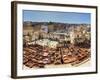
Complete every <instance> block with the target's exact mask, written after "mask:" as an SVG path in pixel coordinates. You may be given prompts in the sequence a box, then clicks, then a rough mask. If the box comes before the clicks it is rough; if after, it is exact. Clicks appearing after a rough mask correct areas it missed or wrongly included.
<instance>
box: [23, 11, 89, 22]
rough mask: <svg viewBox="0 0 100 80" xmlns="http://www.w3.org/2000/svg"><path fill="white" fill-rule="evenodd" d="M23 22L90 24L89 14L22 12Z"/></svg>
mask: <svg viewBox="0 0 100 80" xmlns="http://www.w3.org/2000/svg"><path fill="white" fill-rule="evenodd" d="M23 20H24V21H32V22H61V23H78V24H81V23H86V24H90V23H91V14H90V13H75V12H54V11H36V10H23Z"/></svg>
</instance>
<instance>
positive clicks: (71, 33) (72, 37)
mask: <svg viewBox="0 0 100 80" xmlns="http://www.w3.org/2000/svg"><path fill="white" fill-rule="evenodd" d="M70 42H71V44H74V43H75V33H74V27H72V28H71V31H70Z"/></svg>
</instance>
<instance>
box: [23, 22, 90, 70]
mask: <svg viewBox="0 0 100 80" xmlns="http://www.w3.org/2000/svg"><path fill="white" fill-rule="evenodd" d="M90 31H91V30H90V24H65V23H55V22H24V24H23V54H24V56H23V57H24V58H23V64H24V65H25V66H26V67H29V68H34V67H36V68H38V67H45V65H51V64H54V65H57V64H71V65H72V66H73V65H74V64H78V63H81V62H82V61H84V60H87V59H89V58H90V56H91V55H90V53H91V52H90V46H91V45H90V44H91V34H90Z"/></svg>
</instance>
